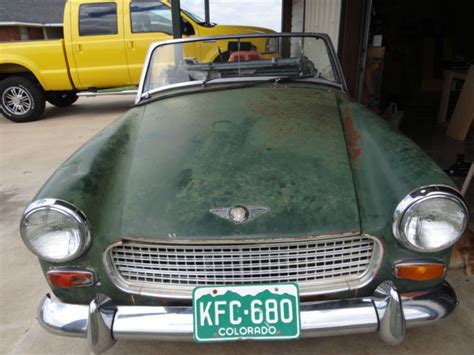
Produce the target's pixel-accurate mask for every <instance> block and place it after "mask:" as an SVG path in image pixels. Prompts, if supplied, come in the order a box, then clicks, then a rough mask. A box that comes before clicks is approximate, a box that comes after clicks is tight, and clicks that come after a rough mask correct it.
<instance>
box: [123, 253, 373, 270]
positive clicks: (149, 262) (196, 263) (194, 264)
mask: <svg viewBox="0 0 474 355" xmlns="http://www.w3.org/2000/svg"><path fill="white" fill-rule="evenodd" d="M355 255H356V256H354V255H352V256H351V255H348V253H345V255H342V256H335V257H332V258H329V257H325V258H319V257H307V258H305V262H306V263H307V264H321V263H325V262H328V261H329V262H338V261H342V260H347V259H348V258H349V259H354V258H358V259H364V258H365V259H366V260H367V262H369V260H370V257H371V255H372V253H371V252H370V251H364V252H363V253H360V254H355ZM127 260H129V259H128V258H127V257H125V256H119V257H114V261H115V266H116V267H118V268H121V267H127V266H130V267H134V266H136V262H133V261H132V262H131V261H127ZM284 260H295V261H293V262H290V261H286V262H279V263H278V264H277V265H278V266H279V267H281V266H284V267H287V266H296V265H299V264H300V263H301V258H298V257H295V256H291V257H288V258H285V259H284ZM273 261H274V259H273V258H271V259H270V258H266V259H264V260H262V259H259V260H258V262H256V263H255V262H253V259H251V258H247V259H246V260H242V261H241V263H239V264H238V265H236V264H232V263H230V262H229V261H221V262H219V261H218V260H213V261H212V262H207V261H204V260H190V261H189V262H188V263H187V264H185V267H186V268H189V269H191V270H192V269H198V268H199V270H202V267H205V266H208V265H212V269H214V270H219V269H223V270H230V269H240V268H242V262H243V263H244V264H243V265H245V267H246V268H251V269H259V268H261V267H268V266H269V265H271V264H273ZM141 264H142V266H143V267H145V268H147V267H148V268H158V269H161V268H163V269H169V270H182V269H183V262H182V261H170V262H169V263H160V262H158V261H156V259H153V258H143V259H142V262H141Z"/></svg>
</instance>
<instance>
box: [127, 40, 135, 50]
mask: <svg viewBox="0 0 474 355" xmlns="http://www.w3.org/2000/svg"><path fill="white" fill-rule="evenodd" d="M128 48H130V49H135V42H134V41H128Z"/></svg>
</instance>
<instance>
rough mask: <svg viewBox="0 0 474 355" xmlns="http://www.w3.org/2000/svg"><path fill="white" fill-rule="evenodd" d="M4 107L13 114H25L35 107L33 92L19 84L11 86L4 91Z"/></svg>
mask: <svg viewBox="0 0 474 355" xmlns="http://www.w3.org/2000/svg"><path fill="white" fill-rule="evenodd" d="M2 104H3V107H4V108H5V109H6V110H7V112H9V113H10V114H12V115H24V114H26V113H28V111H30V110H31V108H32V107H33V98H32V97H31V94H30V93H29V92H28V91H26V90H25V89H23V88H21V87H19V86H11V87H9V88H8V89H6V90H5V91H4V92H3V95H2Z"/></svg>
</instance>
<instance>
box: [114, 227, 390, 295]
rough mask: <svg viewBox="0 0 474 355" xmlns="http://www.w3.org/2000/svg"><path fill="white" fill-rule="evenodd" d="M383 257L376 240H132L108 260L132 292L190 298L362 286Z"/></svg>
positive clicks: (118, 246) (121, 283)
mask: <svg viewBox="0 0 474 355" xmlns="http://www.w3.org/2000/svg"><path fill="white" fill-rule="evenodd" d="M380 259H381V250H380V243H379V242H378V241H377V240H376V239H374V238H372V237H366V236H344V237H337V238H323V239H321V238H318V239H300V240H295V241H291V242H274V243H268V242H266V243H252V244H219V245H216V244H191V243H189V244H185V245H184V244H165V243H161V244H159V243H156V244H155V243H150V242H142V241H131V240H127V241H124V242H122V243H119V244H116V245H114V246H112V247H111V248H109V249H108V251H107V261H106V262H107V264H108V269H109V270H110V273H111V276H112V279H113V280H114V281H116V284H117V285H118V286H119V287H121V288H122V289H125V290H126V291H129V292H132V293H141V294H147V295H161V296H163V295H166V296H170V297H179V298H188V297H191V292H192V289H193V288H194V287H196V286H203V285H240V284H260V283H282V282H297V283H298V284H299V286H300V291H301V293H302V294H305V293H310V294H315V293H321V292H331V291H336V290H337V291H340V290H345V289H351V288H356V287H358V286H359V287H360V285H361V284H362V283H364V282H366V281H367V279H368V278H371V276H373V274H374V273H375V269H376V268H377V267H378V263H379V262H380ZM371 271H372V272H371Z"/></svg>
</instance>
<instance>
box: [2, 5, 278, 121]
mask: <svg viewBox="0 0 474 355" xmlns="http://www.w3.org/2000/svg"><path fill="white" fill-rule="evenodd" d="M181 22H182V32H183V37H188V36H207V35H219V34H232V33H238V34H251V33H268V32H272V31H271V30H268V29H265V28H259V27H251V26H225V25H217V24H213V23H205V21H204V20H203V19H201V18H199V16H197V15H194V14H192V13H190V12H188V11H186V10H182V11H181ZM172 32H173V27H172V20H171V5H170V2H169V1H167V0H163V1H144V0H142V1H135V0H114V1H104V0H69V1H68V2H67V3H66V6H65V10H64V39H63V40H53V41H35V42H25V43H5V44H0V52H1V53H2V54H1V55H0V98H1V101H0V110H1V112H2V114H3V115H4V116H5V117H6V118H8V119H10V120H12V121H15V122H28V121H33V120H36V119H39V118H40V117H41V115H42V114H43V111H44V108H45V101H48V102H50V103H51V104H53V105H56V106H69V105H71V104H73V103H74V102H75V101H76V100H77V93H78V92H81V91H93V92H95V91H96V90H100V89H117V88H123V87H130V86H136V85H137V84H138V82H139V81H140V74H141V70H142V66H143V62H144V60H145V56H146V53H147V50H148V47H149V46H150V44H151V43H154V42H160V41H164V40H169V39H171V38H172ZM211 48H212V49H214V48H215V46H206V45H205V44H203V45H201V44H198V43H196V45H195V46H194V48H193V53H191V54H192V56H194V57H196V58H200V59H203V58H207V59H208V60H209V61H214V60H216V58H217V57H219V58H221V59H222V58H228V56H229V53H228V52H227V45H226V44H223V45H222V48H223V50H222V52H220V53H217V52H215V49H214V51H213V52H212V51H211Z"/></svg>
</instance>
